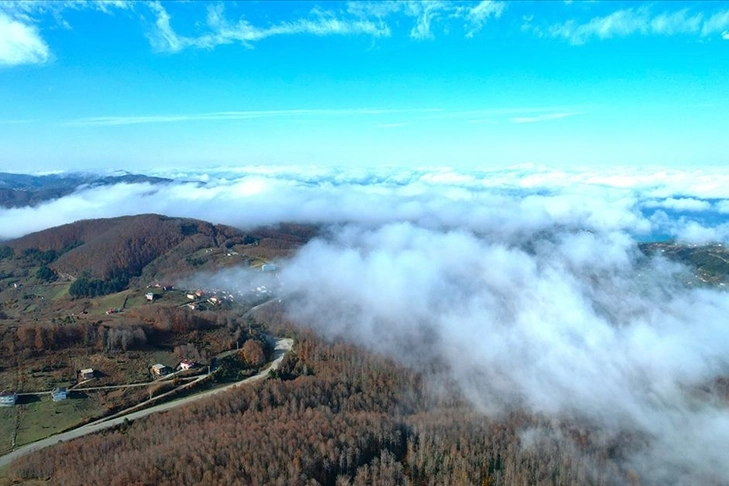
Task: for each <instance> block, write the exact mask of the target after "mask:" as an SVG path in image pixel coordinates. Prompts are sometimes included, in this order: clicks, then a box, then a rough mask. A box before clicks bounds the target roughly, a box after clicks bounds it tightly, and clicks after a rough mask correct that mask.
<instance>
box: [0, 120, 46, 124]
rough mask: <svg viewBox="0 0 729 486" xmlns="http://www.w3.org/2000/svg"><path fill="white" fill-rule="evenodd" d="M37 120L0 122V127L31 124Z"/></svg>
mask: <svg viewBox="0 0 729 486" xmlns="http://www.w3.org/2000/svg"><path fill="white" fill-rule="evenodd" d="M34 121H37V120H0V125H18V124H20V123H32V122H34Z"/></svg>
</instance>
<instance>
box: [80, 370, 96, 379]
mask: <svg viewBox="0 0 729 486" xmlns="http://www.w3.org/2000/svg"><path fill="white" fill-rule="evenodd" d="M94 375H95V374H94V370H93V368H86V369H85V370H81V371H79V372H78V376H79V379H80V380H81V381H83V380H91V379H93V378H94Z"/></svg>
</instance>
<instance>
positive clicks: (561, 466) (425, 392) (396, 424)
mask: <svg viewBox="0 0 729 486" xmlns="http://www.w3.org/2000/svg"><path fill="white" fill-rule="evenodd" d="M264 317H265V318H266V319H267V320H268V324H269V328H270V330H271V332H276V333H278V334H289V335H294V336H295V338H296V344H295V350H294V351H293V352H291V353H290V354H288V355H287V357H286V358H285V359H284V362H283V363H282V367H281V368H280V369H279V370H278V371H277V372H276V373H275V374H274V375H273V376H272V377H271V379H269V380H267V381H266V382H263V383H261V384H260V385H256V386H250V387H242V388H239V389H236V390H235V391H232V392H229V393H225V394H222V395H219V396H215V397H213V398H208V399H205V400H203V401H200V402H197V403H195V404H192V405H189V406H186V407H183V408H179V409H176V410H175V411H172V412H167V413H163V414H158V415H153V416H150V417H149V418H146V419H144V420H139V421H135V422H132V423H128V424H125V425H123V426H121V427H119V428H117V429H115V430H111V431H108V432H105V433H102V434H98V435H94V436H87V437H85V438H83V439H79V440H74V441H72V442H69V443H64V444H60V445H58V446H55V447H53V448H50V449H46V450H43V451H42V452H37V453H34V454H31V455H28V456H25V457H22V458H21V459H19V460H18V461H16V462H15V463H13V464H12V465H11V466H10V470H9V476H8V477H9V478H10V480H11V481H27V480H32V479H40V480H50V481H51V482H52V483H53V484H108V485H128V484H155V485H172V484H210V485H212V484H280V485H297V484H300V485H305V484H325V485H345V484H353V485H371V484H418V485H420V484H422V485H427V484H432V485H440V484H479V485H491V486H496V485H513V484H550V485H551V484H555V485H557V484H559V485H569V484H573V485H583V484H626V483H629V482H631V481H636V482H637V480H638V478H637V476H636V474H635V473H634V472H632V471H630V470H629V469H626V468H623V467H621V465H620V464H621V456H620V450H621V449H622V447H624V446H625V444H621V443H610V444H604V443H600V444H597V443H593V441H592V440H591V438H590V434H589V433H588V432H586V431H585V429H583V428H579V427H577V426H575V425H574V424H560V423H555V422H554V421H548V420H546V419H542V418H539V417H535V416H530V415H527V414H524V413H520V412H516V411H515V412H513V413H512V414H509V415H507V416H500V417H487V416H485V415H483V414H479V413H477V412H475V411H473V410H472V409H471V408H469V407H468V405H467V404H466V403H465V401H464V400H463V399H462V398H461V397H460V396H459V395H458V393H456V392H455V391H453V390H448V391H447V392H443V391H442V390H443V388H442V387H439V388H440V389H441V391H440V392H437V391H435V390H434V389H433V387H432V384H431V382H429V381H426V380H424V379H423V377H422V376H421V375H420V374H418V373H417V372H415V371H412V370H408V369H405V368H403V367H401V366H399V365H398V364H397V363H395V362H393V361H391V360H388V359H385V358H383V357H380V356H377V355H373V354H371V353H369V352H367V351H365V350H363V349H361V348H358V347H355V346H353V345H350V344H346V343H343V342H325V341H323V340H322V339H321V338H319V337H318V336H317V335H316V334H314V333H313V332H311V331H307V330H298V331H294V330H293V328H291V327H289V326H288V325H286V324H285V323H284V322H283V321H282V319H281V316H280V314H277V312H276V311H275V310H273V311H272V310H268V311H267V315H266V316H264ZM259 318H260V316H259ZM275 322H278V323H279V325H275ZM445 388H446V389H447V388H448V387H447V385H446V386H445ZM529 431H532V432H534V431H543V432H544V433H531V434H527V432H529ZM525 434H527V435H529V439H528V440H527V439H526V437H527V435H525ZM561 436H567V437H572V438H573V440H568V441H565V440H560V439H558V437H561ZM625 441H626V442H627V443H629V442H630V441H629V439H625ZM69 458H73V460H72V461H71V460H69Z"/></svg>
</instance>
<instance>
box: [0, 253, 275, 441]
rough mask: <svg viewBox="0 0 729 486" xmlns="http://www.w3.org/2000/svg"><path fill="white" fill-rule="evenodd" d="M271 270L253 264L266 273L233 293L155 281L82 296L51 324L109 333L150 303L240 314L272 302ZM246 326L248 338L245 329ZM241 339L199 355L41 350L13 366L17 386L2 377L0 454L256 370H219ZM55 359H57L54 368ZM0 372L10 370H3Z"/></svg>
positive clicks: (195, 352)
mask: <svg viewBox="0 0 729 486" xmlns="http://www.w3.org/2000/svg"><path fill="white" fill-rule="evenodd" d="M277 268H278V267H277V266H276V265H274V264H272V263H264V264H263V265H260V266H257V267H256V269H257V271H258V272H260V274H266V276H265V277H262V278H258V277H257V278H254V279H252V281H255V283H250V284H248V285H242V286H240V288H237V289H234V290H229V289H224V288H218V287H217V286H212V285H211V286H210V287H204V286H203V287H198V288H195V287H193V288H192V289H189V288H185V287H187V285H184V284H183V285H182V286H181V287H177V286H175V285H172V284H170V283H167V282H162V281H161V282H156V283H153V284H150V285H148V286H147V287H146V288H144V287H143V288H136V289H134V288H132V289H128V290H126V291H123V292H119V293H117V294H110V295H108V296H103V297H99V298H96V299H91V300H88V301H87V302H86V303H83V305H82V306H81V307H80V310H79V309H77V311H76V312H74V313H69V315H68V316H67V317H66V318H64V319H62V321H63V322H59V321H58V320H57V321H56V322H57V324H56V325H61V326H65V325H68V324H72V323H73V322H76V323H84V322H89V323H90V324H91V325H94V326H98V324H95V323H98V322H102V321H103V322H107V323H108V324H106V325H108V326H109V328H108V329H110V330H111V329H123V327H115V326H125V325H126V324H124V323H125V322H130V321H129V319H132V321H131V322H134V319H135V317H134V316H138V315H139V312H142V311H144V309H149V310H150V311H151V310H152V309H153V308H159V310H160V311H161V312H163V313H164V312H167V311H165V310H164V309H179V310H182V309H185V311H186V312H189V313H194V315H199V316H206V317H201V318H202V319H210V318H211V316H214V315H221V316H222V315H227V314H228V313H232V314H233V315H240V312H241V311H240V310H237V309H242V310H243V311H244V312H245V310H246V309H252V308H254V307H257V306H259V305H260V304H262V303H268V302H272V301H275V300H278V299H275V297H274V295H276V294H277V293H278V292H279V290H280V288H279V287H280V286H279V285H278V279H277V276H276V273H277V272H276V270H277ZM260 274H259V275H260ZM262 282H263V283H262ZM20 288H22V282H17V286H15V287H14V290H16V291H20V290H19V289H20ZM77 305H78V304H77ZM144 312H146V311H144ZM198 313H199V314H198ZM211 313H213V314H211ZM104 317H105V320H104ZM100 318H101V319H102V320H101V321H99V319H100ZM213 318H214V317H213ZM72 325H74V324H72ZM247 331H248V335H249V334H250V328H248V329H247ZM242 344H243V343H242V342H240V343H239V342H237V341H235V342H234V343H233V347H232V348H230V347H228V348H220V347H219V346H218V347H216V349H217V351H214V354H212V355H210V354H208V353H207V352H203V353H202V354H201V353H200V351H201V348H197V347H195V346H192V345H181V346H178V347H176V348H175V350H174V352H173V350H172V349H171V348H169V349H168V350H165V349H159V348H154V347H151V348H149V350H148V351H145V350H144V349H141V350H136V348H135V349H134V350H129V351H128V352H124V353H120V352H119V351H116V352H114V351H112V352H111V353H109V351H107V352H104V353H101V354H99V353H96V352H92V353H90V354H88V355H86V354H85V353H81V354H75V355H68V354H67V355H66V356H67V357H66V358H61V357H60V356H61V355H56V354H55V353H54V354H52V355H48V358H49V359H46V360H43V361H38V360H37V359H36V360H35V363H36V364H34V365H29V366H28V365H26V366H27V367H23V369H22V373H21V368H18V372H17V374H16V372H13V374H14V375H15V376H17V377H18V379H19V380H20V379H22V381H16V384H19V385H20V386H19V387H8V386H7V385H8V384H10V383H8V382H7V380H6V383H5V385H6V386H5V387H4V389H3V388H0V422H2V424H0V436H3V438H2V440H0V452H1V451H3V450H4V451H9V450H13V449H15V448H16V447H19V446H22V445H23V444H28V443H30V442H34V441H36V440H39V439H42V438H44V437H48V436H49V435H53V434H57V433H60V432H63V431H65V430H70V429H72V428H75V427H78V426H79V425H82V424H85V423H87V422H88V421H89V420H99V419H101V418H102V417H103V418H109V417H113V416H115V415H116V414H119V413H122V412H124V411H126V410H129V409H130V407H131V409H135V410H136V409H143V408H147V407H149V406H152V405H154V404H156V403H158V402H159V401H160V400H163V401H167V400H170V399H172V398H173V397H174V398H177V397H179V396H183V395H184V396H187V395H190V394H193V395H194V394H196V393H198V392H202V391H203V390H208V389H211V387H212V388H213V389H214V388H216V387H217V386H220V385H221V384H223V383H229V382H230V381H236V380H239V379H242V378H244V377H246V376H250V375H252V374H253V373H255V372H256V370H257V369H258V368H257V367H256V368H246V367H243V368H238V366H240V365H235V364H234V365H233V366H234V368H235V370H233V371H230V370H226V369H227V368H228V367H230V366H231V363H233V362H231V361H230V359H229V358H231V357H235V356H240V354H239V353H240V352H241V349H240V345H242ZM178 348H179V349H178ZM154 349H158V350H157V351H155V350H154ZM188 351H189V352H188ZM85 356H88V358H85ZM59 360H61V361H60V362H59ZM145 361H146V362H145ZM60 363H63V364H62V368H60V369H59V368H58V366H59V364H60ZM221 366H222V368H221ZM57 369H58V371H56V370H57ZM62 370H66V371H62ZM6 371H10V370H9V369H7V368H6ZM216 371H218V372H216ZM13 381H15V379H13ZM44 385H45V386H47V388H45V389H44ZM193 390H194V391H193Z"/></svg>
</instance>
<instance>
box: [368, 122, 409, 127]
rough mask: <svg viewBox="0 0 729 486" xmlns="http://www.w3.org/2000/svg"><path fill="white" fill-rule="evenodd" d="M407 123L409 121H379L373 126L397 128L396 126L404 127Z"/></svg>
mask: <svg viewBox="0 0 729 486" xmlns="http://www.w3.org/2000/svg"><path fill="white" fill-rule="evenodd" d="M407 125H409V123H406V122H400V123H379V124H377V125H375V128H397V127H404V126H407Z"/></svg>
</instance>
